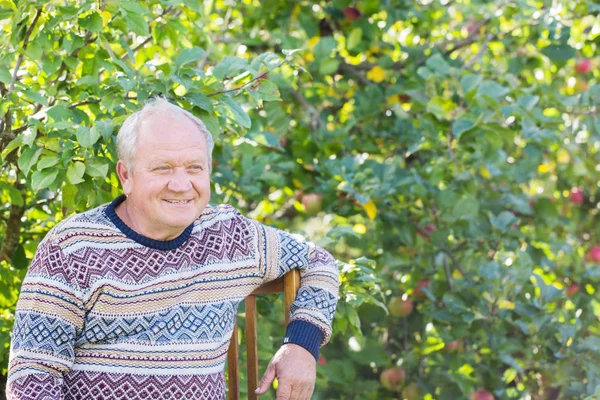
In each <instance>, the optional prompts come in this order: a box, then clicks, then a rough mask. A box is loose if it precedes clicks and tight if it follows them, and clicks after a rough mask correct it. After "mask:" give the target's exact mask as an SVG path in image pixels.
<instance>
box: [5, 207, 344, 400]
mask: <svg viewBox="0 0 600 400" xmlns="http://www.w3.org/2000/svg"><path fill="white" fill-rule="evenodd" d="M123 200H124V197H123V196H121V197H119V198H117V199H115V201H113V202H112V203H110V204H105V205H102V206H100V207H97V208H95V209H93V210H89V211H87V212H84V213H80V214H76V215H74V216H72V217H69V218H67V219H65V220H64V221H61V222H60V223H58V224H57V225H56V226H55V227H53V228H52V229H51V230H50V232H49V233H48V234H47V235H46V237H45V238H44V239H43V240H42V242H41V243H40V245H39V246H38V248H37V250H36V254H35V256H34V259H33V260H32V263H31V265H30V267H29V270H28V272H27V275H26V277H25V279H24V281H23V284H22V287H21V293H20V296H19V301H18V303H17V310H16V313H15V323H14V329H13V332H12V340H11V349H10V360H9V373H8V382H7V389H6V393H7V399H8V400H24V399H27V400H33V399H73V400H74V399H85V400H100V399H106V400H108V399H111V400H112V399H114V400H126V399H127V400H138V399H139V400H142V399H156V400H163V399H173V400H175V399H188V398H189V399H201V400H209V399H210V400H214V399H224V398H225V395H226V389H225V376H224V366H225V360H226V357H227V350H228V347H229V342H230V339H231V336H232V333H233V328H234V324H235V320H236V314H237V309H238V305H239V304H240V302H242V301H243V300H244V298H246V296H248V295H249V294H250V293H252V291H254V290H255V289H256V288H258V287H259V286H261V285H263V284H265V283H267V282H269V281H272V280H274V279H277V278H279V277H281V276H283V275H284V274H285V273H287V272H288V271H290V270H291V269H294V268H295V269H298V270H299V271H300V289H299V292H298V295H297V297H296V299H295V301H294V302H293V304H292V306H291V308H290V317H291V319H290V321H291V322H290V323H289V325H288V327H287V330H286V336H285V338H284V343H296V344H298V345H300V346H303V347H304V348H306V349H307V350H308V351H310V352H311V353H312V354H313V356H315V358H317V357H318V352H319V347H320V346H322V345H324V344H325V343H327V342H328V341H329V338H330V336H331V324H332V321H333V316H334V313H335V309H336V304H337V301H338V289H339V275H338V267H337V263H336V262H335V260H334V259H333V257H332V256H331V255H330V254H329V253H328V252H327V251H325V250H323V249H321V248H319V247H317V246H315V245H314V244H313V243H312V242H307V241H305V240H303V239H302V238H301V237H298V236H296V235H291V234H289V233H286V232H284V231H282V230H278V229H275V228H272V227H268V226H265V225H263V224H261V223H259V222H257V221H254V220H251V219H248V218H246V217H244V216H243V215H242V214H240V213H239V212H238V211H237V210H236V209H235V208H233V207H232V206H229V205H220V206H214V207H213V206H207V207H206V208H205V210H204V211H203V213H202V215H201V216H200V217H199V218H198V219H197V220H196V221H194V223H193V224H191V225H190V226H189V227H188V228H187V229H186V230H185V231H184V232H183V233H182V234H181V235H180V236H179V237H177V238H175V239H173V240H170V241H155V240H152V239H150V238H147V237H144V236H142V235H139V234H137V233H135V232H134V231H132V230H131V229H129V228H128V227H127V226H126V225H125V224H124V223H123V221H121V220H120V219H119V217H118V216H117V214H116V212H115V207H116V206H117V205H118V204H119V203H120V202H122V201H123Z"/></svg>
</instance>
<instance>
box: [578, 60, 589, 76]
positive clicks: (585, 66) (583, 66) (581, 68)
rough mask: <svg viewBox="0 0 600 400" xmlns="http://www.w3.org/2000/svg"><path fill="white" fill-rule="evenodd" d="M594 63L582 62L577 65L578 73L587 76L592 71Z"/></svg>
mask: <svg viewBox="0 0 600 400" xmlns="http://www.w3.org/2000/svg"><path fill="white" fill-rule="evenodd" d="M592 67H593V65H592V62H591V61H590V60H587V59H586V60H581V61H580V62H578V63H577V64H575V71H577V72H578V73H580V74H582V75H585V74H587V73H588V72H590V71H591V70H592Z"/></svg>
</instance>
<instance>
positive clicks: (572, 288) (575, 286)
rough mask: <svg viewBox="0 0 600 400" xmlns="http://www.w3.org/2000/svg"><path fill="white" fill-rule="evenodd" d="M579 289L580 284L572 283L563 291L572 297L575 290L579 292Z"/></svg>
mask: <svg viewBox="0 0 600 400" xmlns="http://www.w3.org/2000/svg"><path fill="white" fill-rule="evenodd" d="M579 289H580V286H579V285H578V284H576V283H573V284H572V285H569V287H568V288H567V290H566V291H565V294H566V295H567V297H573V296H575V295H576V294H577V292H579Z"/></svg>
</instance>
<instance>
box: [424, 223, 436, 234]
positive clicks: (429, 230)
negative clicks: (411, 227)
mask: <svg viewBox="0 0 600 400" xmlns="http://www.w3.org/2000/svg"><path fill="white" fill-rule="evenodd" d="M436 230H437V228H436V227H435V225H433V224H428V225H425V232H427V233H429V234H430V235H431V234H432V233H433V232H435V231H436Z"/></svg>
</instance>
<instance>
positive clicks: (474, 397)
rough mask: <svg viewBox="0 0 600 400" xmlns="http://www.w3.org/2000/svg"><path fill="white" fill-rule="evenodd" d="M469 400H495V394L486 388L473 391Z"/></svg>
mask: <svg viewBox="0 0 600 400" xmlns="http://www.w3.org/2000/svg"><path fill="white" fill-rule="evenodd" d="M469 400H494V396H492V394H491V393H490V392H488V391H486V390H478V391H476V392H473V393H471V397H469Z"/></svg>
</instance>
